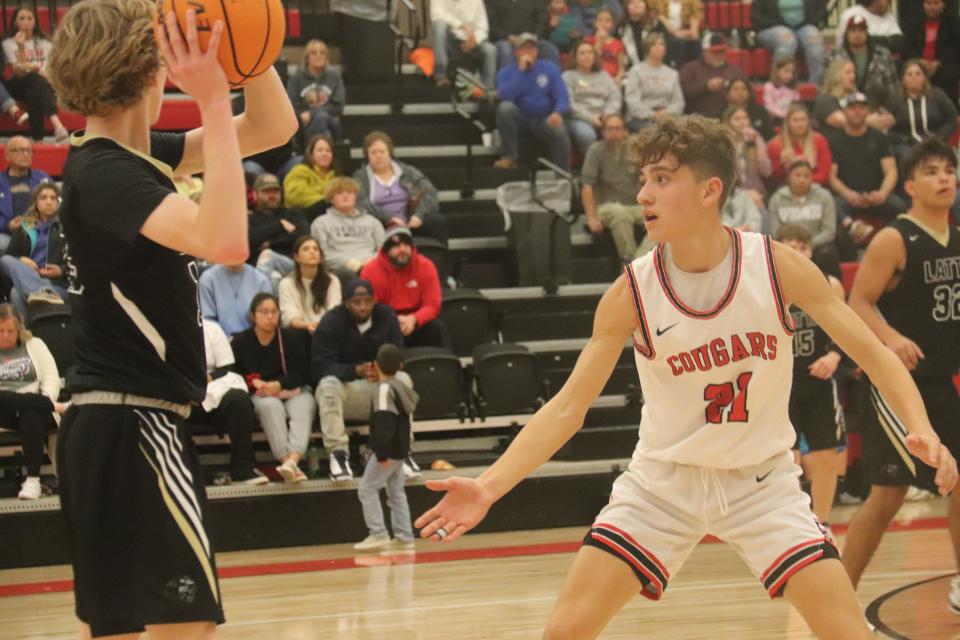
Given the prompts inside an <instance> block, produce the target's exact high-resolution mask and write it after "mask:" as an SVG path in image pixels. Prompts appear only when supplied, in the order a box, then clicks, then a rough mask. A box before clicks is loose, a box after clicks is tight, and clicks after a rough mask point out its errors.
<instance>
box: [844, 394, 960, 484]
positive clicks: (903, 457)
mask: <svg viewBox="0 0 960 640" xmlns="http://www.w3.org/2000/svg"><path fill="white" fill-rule="evenodd" d="M914 382H916V383H917V388H918V389H919V390H920V396H921V397H922V398H923V405H924V407H925V408H926V410H927V415H928V416H929V417H930V424H931V425H933V430H934V431H935V432H936V433H937V435H938V436H939V437H940V440H941V442H943V444H944V445H946V447H947V448H948V449H949V450H950V453H952V454H953V456H954V457H958V456H960V396H958V395H957V388H956V387H955V386H954V385H953V381H952V380H951V379H950V378H947V377H938V378H914ZM870 399H871V403H872V405H873V411H868V412H867V419H866V420H865V421H864V429H863V463H864V470H865V472H866V479H867V481H868V482H869V483H870V484H876V485H881V486H905V485H914V486H917V487H920V488H921V489H927V490H928V491H933V492H936V491H937V486H936V483H935V482H934V479H935V477H936V469H934V468H933V467H929V466H927V465H926V464H925V463H923V462H921V461H920V460H919V459H917V458H914V457H913V456H911V455H910V453H909V452H908V451H907V446H906V437H907V431H906V428H905V427H904V426H903V422H902V421H901V420H900V419H899V418H898V417H897V416H896V415H895V414H894V412H893V410H892V409H891V408H890V406H889V405H888V404H887V402H886V400H885V399H884V398H883V397H882V396H881V395H880V393H879V391H877V389H876V387H873V386H871V387H870Z"/></svg>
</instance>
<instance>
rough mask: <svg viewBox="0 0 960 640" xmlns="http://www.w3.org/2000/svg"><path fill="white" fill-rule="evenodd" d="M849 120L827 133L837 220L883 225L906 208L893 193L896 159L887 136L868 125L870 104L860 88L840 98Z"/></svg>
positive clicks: (841, 105) (895, 183)
mask: <svg viewBox="0 0 960 640" xmlns="http://www.w3.org/2000/svg"><path fill="white" fill-rule="evenodd" d="M840 107H841V108H842V109H843V115H844V118H845V120H846V124H844V127H843V129H842V130H838V131H830V132H828V133H827V140H828V142H829V143H830V151H831V153H832V154H833V167H832V169H831V171H830V188H831V189H833V193H834V197H835V199H836V203H837V220H838V222H839V223H840V225H841V226H842V227H844V228H846V229H850V227H851V225H852V223H853V220H854V219H864V218H866V219H865V220H864V221H865V222H867V223H868V224H871V226H874V227H875V228H879V227H882V226H884V225H885V224H886V223H887V222H890V221H891V220H893V219H894V218H895V217H896V216H897V215H899V214H901V213H903V212H905V211H906V210H907V205H906V203H905V202H904V201H903V200H902V199H901V198H900V197H899V196H897V195H896V194H894V193H893V190H894V188H895V187H896V185H897V162H896V159H895V158H894V156H893V150H892V148H891V146H890V141H889V140H888V139H887V136H885V135H884V134H882V133H880V132H879V131H877V130H876V129H873V128H872V127H868V126H867V115H868V114H869V112H870V108H869V106H868V104H867V97H866V96H865V95H863V94H862V93H860V92H859V91H857V92H854V93H852V94H850V95H849V96H847V97H846V98H843V99H842V100H840Z"/></svg>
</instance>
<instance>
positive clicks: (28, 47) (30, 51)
mask: <svg viewBox="0 0 960 640" xmlns="http://www.w3.org/2000/svg"><path fill="white" fill-rule="evenodd" d="M2 46H3V57H4V59H5V60H6V61H7V64H9V65H10V66H13V65H15V64H17V42H16V40H14V39H13V38H6V39H4V41H3V45H2ZM24 51H25V53H26V54H27V59H26V62H27V63H28V64H29V63H37V64H39V65H40V70H43V69H46V68H47V58H49V57H50V52H51V51H53V43H52V42H50V41H49V40H46V39H40V40H37V38H33V39H31V40H27V41H26V42H25V43H24Z"/></svg>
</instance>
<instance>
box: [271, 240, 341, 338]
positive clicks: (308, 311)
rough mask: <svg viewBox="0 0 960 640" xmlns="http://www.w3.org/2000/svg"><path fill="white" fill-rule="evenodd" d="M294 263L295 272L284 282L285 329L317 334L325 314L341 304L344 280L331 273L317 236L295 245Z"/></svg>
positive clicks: (282, 300) (281, 306)
mask: <svg viewBox="0 0 960 640" xmlns="http://www.w3.org/2000/svg"><path fill="white" fill-rule="evenodd" d="M293 263H294V267H293V272H292V273H290V274H289V275H287V276H286V277H285V278H284V279H283V280H281V281H280V317H281V318H282V319H283V326H284V327H290V328H291V329H305V330H306V331H308V332H310V333H313V332H314V331H316V330H317V325H318V324H320V319H321V318H322V317H323V314H325V313H326V312H327V311H329V310H330V309H332V308H334V307H335V306H337V305H338V304H340V302H341V299H342V294H341V289H340V279H339V278H338V277H337V276H336V275H334V274H332V273H330V272H328V271H327V268H326V266H325V265H324V263H323V250H322V249H321V248H320V243H319V242H317V239H316V238H314V237H313V236H301V237H299V238H297V240H296V242H294V244H293Z"/></svg>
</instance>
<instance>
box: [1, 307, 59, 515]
mask: <svg viewBox="0 0 960 640" xmlns="http://www.w3.org/2000/svg"><path fill="white" fill-rule="evenodd" d="M0 358H2V362H3V364H2V365H0V427H3V428H4V429H11V430H13V431H18V432H19V433H20V440H21V446H22V447H23V459H24V464H25V465H26V467H27V477H26V478H25V479H24V481H23V484H22V485H21V486H20V493H19V494H18V495H17V497H18V498H20V499H21V500H37V499H39V498H40V495H41V494H42V487H41V486H40V467H41V466H42V465H43V446H44V443H45V442H46V440H47V433H49V432H51V431H54V430H56V428H57V425H58V424H60V414H61V413H63V412H64V410H65V409H66V407H65V406H64V405H62V404H60V403H59V402H58V400H59V397H60V373H59V372H58V371H57V363H56V361H55V360H54V359H53V355H52V354H51V353H50V350H49V349H48V348H47V345H46V344H44V342H43V340H41V339H40V338H34V337H33V335H32V334H31V333H30V332H29V331H27V330H26V329H24V328H23V316H21V315H20V313H19V312H18V311H17V310H16V308H15V307H14V306H13V305H11V304H7V303H3V304H0ZM51 455H53V454H52V453H51Z"/></svg>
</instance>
